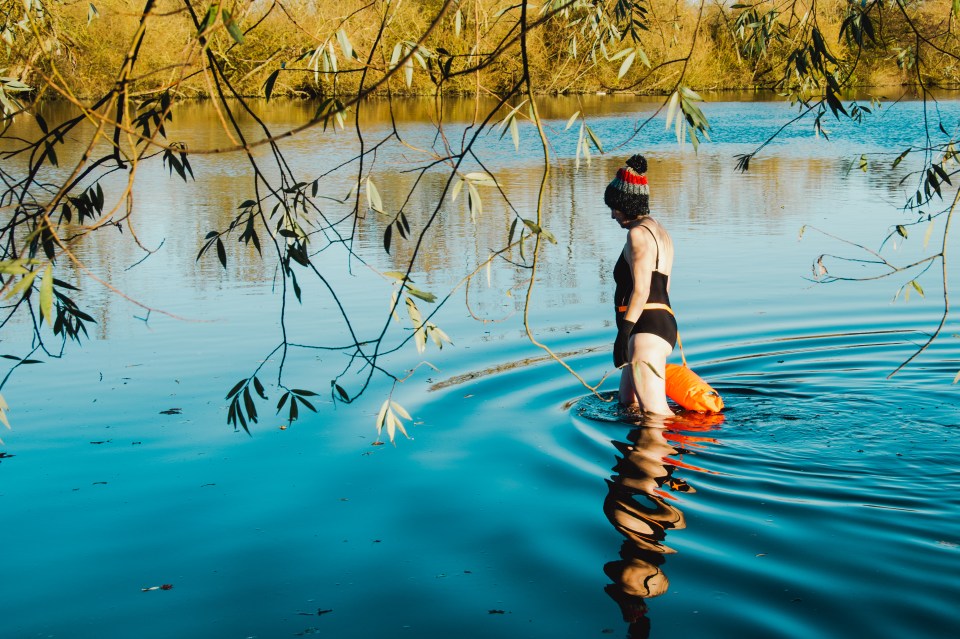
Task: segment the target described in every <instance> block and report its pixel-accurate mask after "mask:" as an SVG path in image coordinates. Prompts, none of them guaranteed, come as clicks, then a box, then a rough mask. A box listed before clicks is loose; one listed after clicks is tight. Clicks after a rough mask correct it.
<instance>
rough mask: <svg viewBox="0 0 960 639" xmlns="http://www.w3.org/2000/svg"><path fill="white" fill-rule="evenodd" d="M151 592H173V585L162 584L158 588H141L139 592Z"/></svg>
mask: <svg viewBox="0 0 960 639" xmlns="http://www.w3.org/2000/svg"><path fill="white" fill-rule="evenodd" d="M151 590H173V584H162V585H160V586H147V587H146V588H141V589H140V592H150V591H151Z"/></svg>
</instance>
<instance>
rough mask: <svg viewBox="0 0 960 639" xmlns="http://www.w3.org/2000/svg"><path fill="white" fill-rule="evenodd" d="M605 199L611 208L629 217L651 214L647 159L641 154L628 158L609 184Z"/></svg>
mask: <svg viewBox="0 0 960 639" xmlns="http://www.w3.org/2000/svg"><path fill="white" fill-rule="evenodd" d="M603 201H604V203H605V204H606V205H607V206H609V207H610V208H611V209H615V210H617V211H620V212H621V213H623V214H624V215H626V216H628V217H640V216H641V215H650V189H649V188H648V187H647V159H646V158H645V157H643V156H642V155H640V154H637V155H634V156H633V157H631V158H630V159H629V160H627V165H626V166H625V167H623V168H622V169H619V170H618V171H617V177H615V178H613V181H612V182H610V184H608V185H607V190H606V191H604V192H603Z"/></svg>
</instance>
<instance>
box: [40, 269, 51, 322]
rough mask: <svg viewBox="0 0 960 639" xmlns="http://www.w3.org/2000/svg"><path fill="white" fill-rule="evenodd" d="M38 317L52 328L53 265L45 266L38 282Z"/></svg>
mask: <svg viewBox="0 0 960 639" xmlns="http://www.w3.org/2000/svg"><path fill="white" fill-rule="evenodd" d="M40 315H41V316H42V317H43V319H44V320H45V321H46V322H47V325H48V326H50V327H51V328H52V327H53V265H52V264H47V268H45V269H43V278H42V279H41V280H40Z"/></svg>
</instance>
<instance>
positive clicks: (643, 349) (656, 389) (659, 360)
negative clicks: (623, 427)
mask: <svg viewBox="0 0 960 639" xmlns="http://www.w3.org/2000/svg"><path fill="white" fill-rule="evenodd" d="M672 350H673V348H672V347H671V346H670V344H669V343H667V341H666V340H664V339H663V338H662V337H660V336H658V335H654V334H652V333H637V334H636V335H634V336H633V337H631V338H630V345H629V352H628V355H629V357H630V365H629V366H626V367H624V369H623V375H622V377H621V379H620V403H621V404H623V405H625V406H631V405H635V404H639V407H640V410H642V411H643V412H645V413H654V414H656V415H673V411H672V410H670V406H669V404H667V390H666V368H667V356H668V355H670V352H671V351H672ZM651 366H652V367H653V368H654V369H655V370H656V371H657V372H656V374H654V372H653V370H650V367H651Z"/></svg>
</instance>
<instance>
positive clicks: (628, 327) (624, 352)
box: [613, 320, 636, 368]
mask: <svg viewBox="0 0 960 639" xmlns="http://www.w3.org/2000/svg"><path fill="white" fill-rule="evenodd" d="M635 325H636V322H631V321H629V320H623V321H621V322H620V329H619V330H618V331H617V339H615V340H614V341H613V365H614V366H616V367H617V368H620V367H621V366H623V365H624V364H626V363H627V362H628V361H630V357H629V355H628V353H629V351H628V345H629V344H630V335H631V334H632V333H633V327H634V326H635Z"/></svg>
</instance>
